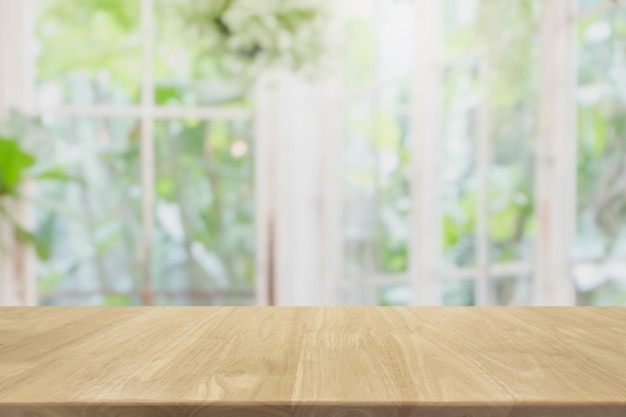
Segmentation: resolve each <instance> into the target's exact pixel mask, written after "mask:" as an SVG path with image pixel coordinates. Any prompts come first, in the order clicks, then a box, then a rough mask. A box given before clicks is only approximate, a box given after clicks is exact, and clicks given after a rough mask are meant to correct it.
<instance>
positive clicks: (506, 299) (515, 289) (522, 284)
mask: <svg viewBox="0 0 626 417" xmlns="http://www.w3.org/2000/svg"><path fill="white" fill-rule="evenodd" d="M531 302H532V281H531V279H530V277H529V276H528V275H519V276H518V275H511V276H505V277H494V278H490V279H489V282H488V304H489V305H494V306H517V305H528V304H530V303H531Z"/></svg>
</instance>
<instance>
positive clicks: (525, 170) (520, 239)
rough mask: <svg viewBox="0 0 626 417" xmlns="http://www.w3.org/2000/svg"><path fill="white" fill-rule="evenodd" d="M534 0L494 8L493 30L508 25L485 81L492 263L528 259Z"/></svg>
mask: <svg viewBox="0 0 626 417" xmlns="http://www.w3.org/2000/svg"><path fill="white" fill-rule="evenodd" d="M536 3H537V2H532V3H528V2H506V1H505V2H502V3H499V6H498V7H494V9H496V10H494V11H493V14H494V15H496V16H498V17H499V18H501V19H502V20H503V21H502V22H501V25H497V26H495V27H494V28H493V30H504V28H506V33H507V34H508V39H506V43H504V44H502V45H499V46H498V47H497V48H494V49H493V51H492V52H491V53H490V55H489V59H488V66H489V67H488V69H487V74H486V81H485V89H486V94H487V96H488V103H487V105H488V108H489V111H488V115H487V118H488V119H489V120H488V122H487V123H488V128H487V129H488V134H489V136H490V138H491V139H490V142H491V143H490V144H491V147H492V150H491V155H490V159H491V161H490V169H489V175H490V177H489V180H490V183H489V186H490V189H489V201H490V204H489V223H488V229H489V230H488V233H489V261H490V262H491V263H506V262H512V261H520V260H522V261H527V260H531V259H532V248H533V242H534V239H533V235H534V222H535V219H534V193H535V189H534V181H535V167H534V149H533V148H534V144H535V141H536V140H537V116H538V109H539V99H538V96H539V94H538V93H539V88H538V79H539V67H540V62H539V47H538V45H539V43H538V40H537V36H538V32H539V12H538V10H537V9H536V7H533V6H535V5H536ZM515 5H516V6H515ZM504 25H506V26H504Z"/></svg>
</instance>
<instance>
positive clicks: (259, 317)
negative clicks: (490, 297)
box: [0, 307, 626, 417]
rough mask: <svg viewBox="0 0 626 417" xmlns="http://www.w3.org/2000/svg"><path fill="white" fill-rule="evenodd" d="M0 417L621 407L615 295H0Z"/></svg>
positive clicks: (610, 415) (572, 415) (624, 362)
mask: <svg viewBox="0 0 626 417" xmlns="http://www.w3.org/2000/svg"><path fill="white" fill-rule="evenodd" d="M0 416H2V417H44V416H45V417H75V416H81V417H140V416H141V417H144V416H146V417H147V416H151V417H191V416H193V417H204V416H230V417H236V416H244V417H245V416H268V417H269V416H282V417H287V416H298V417H313V416H316V417H317V416H319V417H329V416H336V417H349V416H360V417H366V416H372V417H373V416H376V417H388V416H389V417H394V416H398V417H399V416H415V417H429V416H438V417H451V416H454V417H500V416H508V417H525V416H533V417H538V416H543V417H548V416H549V417H561V416H562V417H566V416H567V417H583V416H584V417H590V416H598V417H600V416H602V417H618V416H619V417H624V416H626V308H463V307H459V308H449V307H448V308H429V307H422V308H419V307H417V308H412V307H398V308H391V307H347V308H338V307H325V308H313V307H295V308H278V307H274V308H255V307H182V308H181V307H178V308H177V307H153V308H140V307H135V308H132V307H131V308H111V307H109V308H50V307H48V308H45V307H43V308H37V307H31V308H1V309H0Z"/></svg>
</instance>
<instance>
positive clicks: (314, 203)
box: [255, 73, 341, 305]
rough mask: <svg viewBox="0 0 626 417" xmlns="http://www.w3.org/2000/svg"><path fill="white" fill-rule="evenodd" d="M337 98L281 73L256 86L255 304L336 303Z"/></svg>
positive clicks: (326, 88) (328, 85)
mask: <svg viewBox="0 0 626 417" xmlns="http://www.w3.org/2000/svg"><path fill="white" fill-rule="evenodd" d="M338 92H339V89H338V88H337V83H336V82H333V81H325V82H317V83H316V82H312V81H310V80H308V79H307V78H306V77H301V76H297V75H294V74H285V73H281V74H272V75H268V76H267V78H266V79H263V80H261V82H260V83H259V85H258V94H257V97H256V112H257V113H256V117H255V125H256V127H255V129H256V135H255V140H256V152H257V153H256V158H257V159H256V182H257V183H256V190H257V191H256V192H257V211H256V213H257V218H256V223H257V268H256V270H257V274H258V276H257V291H258V294H259V297H258V300H259V303H260V304H262V305H268V304H269V305H332V304H336V303H337V300H336V299H335V297H336V295H337V277H338V276H340V274H341V265H340V262H341V248H340V243H341V238H340V236H337V234H340V233H341V215H340V214H338V210H340V204H341V198H340V195H339V193H340V190H341V176H340V167H341V165H340V163H341V162H340V159H339V158H340V157H341V152H340V147H341V119H340V117H341V111H340V110H339V109H340V103H339V94H338ZM335 223H338V224H335Z"/></svg>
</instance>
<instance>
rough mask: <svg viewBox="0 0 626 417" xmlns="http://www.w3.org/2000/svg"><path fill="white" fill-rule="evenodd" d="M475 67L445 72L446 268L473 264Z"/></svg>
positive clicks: (476, 92) (443, 162) (460, 67)
mask: <svg viewBox="0 0 626 417" xmlns="http://www.w3.org/2000/svg"><path fill="white" fill-rule="evenodd" d="M477 72H478V68H477V66H476V64H475V63H474V62H470V63H469V64H466V65H459V66H456V67H453V68H450V69H448V70H446V71H445V73H444V78H443V79H444V81H443V82H444V86H443V88H444V91H443V93H444V116H443V117H444V121H443V126H444V132H443V136H444V140H443V141H442V147H443V149H442V161H441V165H440V166H441V169H442V171H441V173H442V190H441V192H442V210H443V213H442V215H443V225H442V227H443V252H444V262H445V264H446V265H447V266H468V265H474V264H475V263H476V247H475V228H476V216H477V208H478V187H479V183H478V176H477V167H476V158H477V152H476V145H477V140H478V138H477V133H478V132H477V125H476V115H477V111H478V108H477V106H478V104H479V90H478V88H479V86H478V85H477V83H478V80H477V75H478V74H477Z"/></svg>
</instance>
